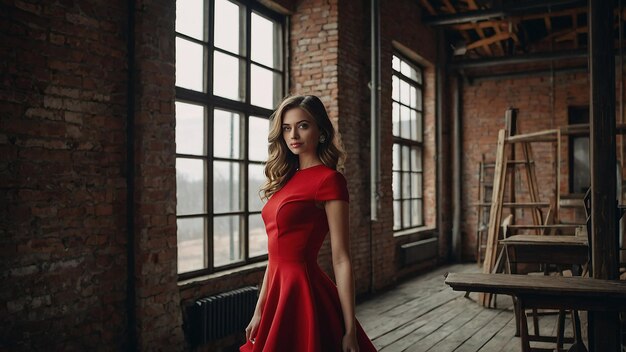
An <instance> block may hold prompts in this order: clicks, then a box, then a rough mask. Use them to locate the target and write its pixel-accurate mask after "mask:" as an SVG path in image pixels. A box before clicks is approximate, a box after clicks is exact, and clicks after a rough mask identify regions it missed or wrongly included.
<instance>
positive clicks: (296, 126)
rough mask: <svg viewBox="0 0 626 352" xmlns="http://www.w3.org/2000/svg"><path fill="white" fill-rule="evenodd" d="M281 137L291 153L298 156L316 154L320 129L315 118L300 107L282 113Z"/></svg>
mask: <svg viewBox="0 0 626 352" xmlns="http://www.w3.org/2000/svg"><path fill="white" fill-rule="evenodd" d="M282 129H283V139H284V140H285V143H286V144H287V147H289V150H291V152H292V153H294V154H296V155H298V156H300V155H305V154H316V153H317V145H318V143H319V138H320V131H319V128H318V127H317V123H316V122H315V120H314V119H313V118H312V117H311V116H309V114H308V113H307V112H306V111H304V110H302V109H300V108H293V109H290V110H287V111H286V112H285V114H284V115H283V126H282Z"/></svg>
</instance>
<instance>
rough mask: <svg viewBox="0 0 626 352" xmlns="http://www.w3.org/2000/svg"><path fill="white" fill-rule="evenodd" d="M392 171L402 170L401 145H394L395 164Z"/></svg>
mask: <svg viewBox="0 0 626 352" xmlns="http://www.w3.org/2000/svg"><path fill="white" fill-rule="evenodd" d="M391 169H392V170H400V144H397V143H395V144H394V145H393V164H392V166H391Z"/></svg>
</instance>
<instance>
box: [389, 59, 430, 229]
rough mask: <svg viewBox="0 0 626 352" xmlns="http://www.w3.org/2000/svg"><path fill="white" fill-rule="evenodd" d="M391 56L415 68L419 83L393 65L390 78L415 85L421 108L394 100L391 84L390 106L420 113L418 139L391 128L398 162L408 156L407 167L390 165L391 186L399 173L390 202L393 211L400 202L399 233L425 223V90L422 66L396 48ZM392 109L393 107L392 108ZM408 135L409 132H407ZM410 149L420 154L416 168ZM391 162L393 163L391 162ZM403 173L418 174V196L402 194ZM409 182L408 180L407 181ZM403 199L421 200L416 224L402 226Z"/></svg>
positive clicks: (393, 156) (416, 203)
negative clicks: (398, 195)
mask: <svg viewBox="0 0 626 352" xmlns="http://www.w3.org/2000/svg"><path fill="white" fill-rule="evenodd" d="M393 57H397V58H398V59H400V60H401V61H403V62H405V63H406V64H408V65H409V66H410V67H411V68H413V69H414V70H416V71H417V72H418V73H419V74H420V77H421V83H420V82H418V81H416V80H414V79H412V78H411V77H407V76H406V75H404V74H403V73H402V72H400V71H398V70H396V69H394V68H393V65H392V66H391V72H392V80H393V77H394V76H395V77H397V78H398V79H399V80H401V81H404V82H407V83H409V84H410V85H411V86H412V87H415V89H416V90H417V91H418V94H420V95H421V99H420V101H421V109H420V108H418V107H417V106H416V107H415V108H414V109H413V108H411V107H409V106H407V105H405V104H403V103H402V102H401V101H396V100H395V99H394V98H393V85H392V97H391V102H392V106H393V104H394V103H397V104H399V105H400V106H401V107H402V106H406V107H407V108H409V109H412V110H415V111H417V112H418V113H419V114H421V121H420V126H419V127H420V130H419V132H421V134H420V135H418V136H417V138H418V139H419V140H413V139H410V137H409V138H404V137H401V135H402V130H401V129H402V126H399V128H400V130H399V131H398V132H399V134H400V136H397V135H395V134H394V131H393V128H392V132H391V134H392V146H394V147H395V146H396V145H398V147H399V149H400V150H399V153H400V162H401V163H402V160H403V158H405V157H408V158H409V169H408V170H405V169H404V168H403V167H402V165H400V167H399V168H398V169H396V168H393V165H392V171H391V172H392V188H393V187H394V177H393V174H394V173H396V172H397V173H399V174H400V177H399V178H398V182H399V185H398V187H399V188H400V191H399V192H400V198H396V197H395V192H392V202H393V204H394V207H393V211H394V212H395V203H396V202H399V203H400V207H399V211H400V214H399V216H400V227H397V228H396V227H395V219H396V214H395V213H394V221H393V225H392V228H393V232H394V233H401V232H406V231H409V230H414V229H417V228H420V227H423V226H425V224H426V219H425V212H424V203H425V200H424V188H425V187H424V181H425V180H424V149H425V145H426V143H425V141H424V120H425V109H424V91H425V73H424V71H425V70H424V67H422V66H421V65H418V64H417V63H415V62H414V61H413V60H411V59H409V58H408V57H407V56H406V55H403V54H402V53H400V52H398V51H397V50H394V52H393V53H392V59H393ZM392 111H393V109H392ZM391 119H392V125H393V112H392V116H391ZM409 136H410V133H409ZM403 147H408V148H409V155H407V156H405V155H404V153H403V151H402V150H403V149H404V148H403ZM412 149H417V150H418V152H419V153H421V154H420V155H421V156H420V165H419V167H417V168H416V169H414V168H413V165H411V161H410V158H411V156H410V152H411V150H412ZM392 158H395V155H393V152H392ZM392 164H393V163H392ZM405 173H409V175H413V174H418V175H419V176H420V177H421V190H420V192H419V194H420V195H421V196H419V197H413V196H412V195H409V196H408V197H405V195H404V194H403V189H404V184H403V182H404V181H403V179H404V177H402V176H403V175H404V174H405ZM409 182H410V181H409ZM405 201H411V202H413V201H414V202H415V203H414V206H417V205H418V204H419V202H421V209H420V214H418V216H419V218H420V219H421V222H419V223H418V224H414V225H409V226H404V223H405V219H404V214H405V209H404V207H405V205H404V202H405Z"/></svg>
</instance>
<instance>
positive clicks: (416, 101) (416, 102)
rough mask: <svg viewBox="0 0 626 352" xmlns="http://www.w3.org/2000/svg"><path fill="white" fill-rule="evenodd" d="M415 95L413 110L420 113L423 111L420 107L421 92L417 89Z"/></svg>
mask: <svg viewBox="0 0 626 352" xmlns="http://www.w3.org/2000/svg"><path fill="white" fill-rule="evenodd" d="M416 94H417V95H416V96H415V108H416V109H417V110H420V111H422V110H424V109H423V107H422V90H421V89H418V90H417V92H416Z"/></svg>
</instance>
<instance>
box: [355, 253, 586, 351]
mask: <svg viewBox="0 0 626 352" xmlns="http://www.w3.org/2000/svg"><path fill="white" fill-rule="evenodd" d="M479 271H480V268H479V267H477V266H476V264H456V265H450V266H445V267H441V268H438V269H436V270H433V271H432V272H430V273H427V274H425V275H422V276H418V277H415V278H412V279H409V280H406V281H404V282H402V283H400V284H399V285H397V286H396V287H395V288H394V289H392V290H389V291H385V292H381V293H379V294H377V295H376V296H374V297H371V298H370V299H368V300H366V301H364V302H361V303H359V304H358V305H357V318H358V319H359V322H360V323H361V325H362V326H363V328H364V329H365V331H366V332H367V334H368V336H369V337H370V338H371V339H372V342H373V343H374V345H375V346H376V347H377V348H378V349H379V351H381V352H420V351H428V352H452V351H455V352H496V351H520V350H521V342H520V339H519V337H515V336H514V335H515V315H514V313H513V303H512V302H513V301H512V299H511V297H510V296H505V295H497V296H496V299H497V308H485V307H482V306H481V305H480V304H479V303H478V294H477V293H471V294H470V295H469V297H468V298H466V297H465V293H464V292H458V291H453V290H452V289H451V288H450V287H448V286H447V285H446V284H445V283H444V275H445V273H446V272H455V273H461V272H479ZM581 320H582V322H583V324H586V322H585V317H584V316H583V317H581ZM556 321H557V315H547V316H545V315H544V316H540V317H539V322H540V324H539V327H540V333H541V334H542V335H551V336H554V335H555V332H556ZM528 322H529V331H530V332H531V333H532V332H533V326H532V317H529V319H528ZM565 322H566V330H565V332H566V336H571V335H572V329H571V321H570V319H569V318H567V319H566V321H565ZM532 345H533V346H536V347H552V346H554V343H538V342H533V343H532ZM566 346H567V345H566Z"/></svg>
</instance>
